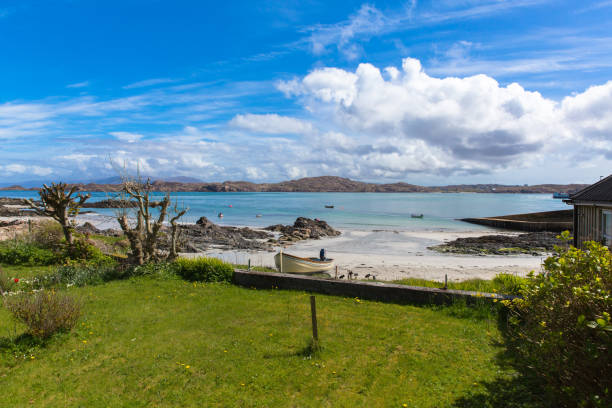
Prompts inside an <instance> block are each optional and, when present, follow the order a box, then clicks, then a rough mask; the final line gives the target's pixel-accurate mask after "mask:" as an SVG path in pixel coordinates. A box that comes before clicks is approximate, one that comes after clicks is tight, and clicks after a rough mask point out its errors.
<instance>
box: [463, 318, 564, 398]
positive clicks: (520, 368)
mask: <svg viewBox="0 0 612 408" xmlns="http://www.w3.org/2000/svg"><path fill="white" fill-rule="evenodd" d="M506 312H507V311H506V309H504V308H501V307H500V308H499V309H498V311H497V317H496V318H497V326H498V329H499V330H500V332H501V333H502V337H503V340H502V341H494V344H493V345H494V346H495V347H498V348H501V350H500V352H499V353H498V354H497V356H496V357H495V361H494V364H495V365H497V366H498V367H499V368H500V371H507V370H513V371H514V375H511V376H506V377H499V378H496V379H494V380H493V381H489V382H483V383H481V384H482V385H484V387H485V390H479V391H478V392H475V393H471V394H469V395H466V396H463V397H461V398H459V399H458V400H457V401H455V403H454V405H453V406H454V407H457V408H468V407H469V408H471V407H483V408H486V407H491V408H493V407H495V408H497V407H507V408H553V407H556V405H555V404H554V403H553V402H552V400H553V398H552V396H550V395H549V394H548V393H547V392H546V391H545V387H544V384H543V382H542V379H541V378H538V377H536V376H534V375H533V374H532V373H529V371H528V370H526V369H525V366H524V365H523V364H521V363H519V361H518V359H517V357H516V355H514V354H513V351H512V349H511V347H510V346H509V336H510V334H509V331H508V315H507V313H506Z"/></svg>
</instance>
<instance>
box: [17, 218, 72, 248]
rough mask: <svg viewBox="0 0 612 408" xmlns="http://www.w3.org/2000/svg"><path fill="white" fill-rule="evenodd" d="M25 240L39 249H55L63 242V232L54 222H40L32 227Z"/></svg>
mask: <svg viewBox="0 0 612 408" xmlns="http://www.w3.org/2000/svg"><path fill="white" fill-rule="evenodd" d="M26 240H27V241H28V242H30V243H31V244H35V245H37V246H39V247H41V248H46V249H57V248H59V246H60V244H61V243H62V241H63V240H64V232H63V230H62V226H61V225H60V224H59V223H58V222H56V221H41V222H38V223H36V224H34V225H33V226H32V230H31V232H30V233H28V234H27V235H26Z"/></svg>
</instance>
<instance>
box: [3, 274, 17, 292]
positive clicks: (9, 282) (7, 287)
mask: <svg viewBox="0 0 612 408" xmlns="http://www.w3.org/2000/svg"><path fill="white" fill-rule="evenodd" d="M15 283H17V282H15V280H14V279H11V277H10V276H8V274H7V273H6V272H4V270H2V268H0V295H4V294H5V293H8V292H10V291H11V289H13V286H15Z"/></svg>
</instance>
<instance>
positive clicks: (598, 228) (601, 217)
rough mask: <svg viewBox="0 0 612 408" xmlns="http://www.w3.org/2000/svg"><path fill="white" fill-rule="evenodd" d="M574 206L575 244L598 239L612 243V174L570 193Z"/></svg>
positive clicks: (570, 199) (570, 201)
mask: <svg viewBox="0 0 612 408" xmlns="http://www.w3.org/2000/svg"><path fill="white" fill-rule="evenodd" d="M564 201H565V202H566V203H567V204H570V205H573V206H574V245H575V246H576V247H579V246H581V245H582V243H583V242H584V241H598V242H602V243H604V244H605V245H608V246H610V245H612V175H610V176H608V177H606V178H604V179H602V180H599V181H598V182H597V183H595V184H592V185H590V186H588V187H586V188H584V189H582V190H580V191H578V192H576V193H574V194H571V195H570V198H569V199H568V200H564Z"/></svg>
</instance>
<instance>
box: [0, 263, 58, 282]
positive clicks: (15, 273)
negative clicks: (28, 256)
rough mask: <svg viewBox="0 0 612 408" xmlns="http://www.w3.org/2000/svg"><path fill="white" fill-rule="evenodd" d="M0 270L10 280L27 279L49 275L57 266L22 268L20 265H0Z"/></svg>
mask: <svg viewBox="0 0 612 408" xmlns="http://www.w3.org/2000/svg"><path fill="white" fill-rule="evenodd" d="M0 268H2V270H3V271H5V272H6V273H7V274H8V275H9V276H10V277H11V278H19V279H29V278H33V277H34V276H41V275H47V274H50V273H51V272H53V271H54V270H55V268H57V265H49V266H22V265H7V264H3V263H0Z"/></svg>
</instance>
